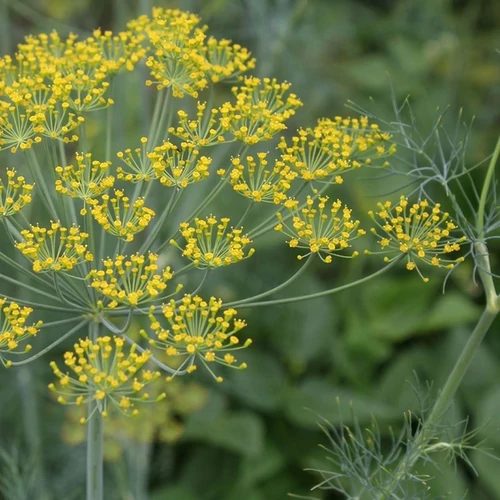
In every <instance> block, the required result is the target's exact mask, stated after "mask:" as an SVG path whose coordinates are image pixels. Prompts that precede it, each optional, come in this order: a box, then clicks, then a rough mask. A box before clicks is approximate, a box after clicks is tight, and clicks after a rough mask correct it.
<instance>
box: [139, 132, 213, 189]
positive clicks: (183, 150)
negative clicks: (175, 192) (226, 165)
mask: <svg viewBox="0 0 500 500" xmlns="http://www.w3.org/2000/svg"><path fill="white" fill-rule="evenodd" d="M199 153H200V152H199V150H198V149H196V145H195V144H193V143H190V142H183V143H182V144H181V146H176V145H175V144H172V143H171V142H170V141H165V142H164V143H163V144H162V145H161V146H158V147H156V148H155V149H154V150H153V151H152V152H151V153H148V155H147V156H148V158H149V159H150V160H151V162H152V167H153V170H154V171H155V175H156V178H157V179H158V180H159V181H160V183H161V184H163V185H164V186H167V187H173V186H176V187H178V188H185V187H187V186H188V185H189V184H194V183H196V182H200V181H202V180H204V179H206V178H207V177H208V175H209V172H208V167H209V166H210V164H211V163H212V159H211V158H208V157H207V156H201V157H199Z"/></svg>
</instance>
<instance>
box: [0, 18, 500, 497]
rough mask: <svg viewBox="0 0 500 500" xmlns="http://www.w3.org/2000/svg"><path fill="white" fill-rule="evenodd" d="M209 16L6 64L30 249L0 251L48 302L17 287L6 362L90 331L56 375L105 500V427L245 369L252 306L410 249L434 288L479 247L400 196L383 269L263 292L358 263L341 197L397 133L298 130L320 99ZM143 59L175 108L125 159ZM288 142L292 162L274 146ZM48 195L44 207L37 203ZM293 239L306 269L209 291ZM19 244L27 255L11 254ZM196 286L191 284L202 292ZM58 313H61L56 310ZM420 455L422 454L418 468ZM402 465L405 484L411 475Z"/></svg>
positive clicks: (384, 241)
mask: <svg viewBox="0 0 500 500" xmlns="http://www.w3.org/2000/svg"><path fill="white" fill-rule="evenodd" d="M200 23H201V20H200V18H199V17H198V16H197V15H194V14H191V13H186V12H181V11H177V10H167V9H161V8H155V9H153V12H152V14H151V15H142V16H140V17H138V18H137V19H134V20H131V21H130V22H129V23H128V24H127V27H126V29H125V30H124V31H122V32H119V33H112V32H110V31H102V30H100V29H96V30H95V31H94V33H93V34H92V35H91V36H89V37H87V38H82V39H80V38H78V37H77V36H76V35H69V36H68V37H67V38H62V37H61V36H59V35H58V34H57V33H56V32H51V33H42V34H39V35H36V36H28V37H27V38H26V39H25V41H24V43H22V44H20V45H19V46H18V50H17V52H16V53H15V54H14V55H13V56H9V55H5V56H4V57H3V58H2V59H1V60H0V72H1V75H2V78H1V84H0V96H1V98H0V148H1V150H3V151H5V156H7V158H9V155H10V158H12V157H13V158H14V159H15V161H16V164H17V165H19V167H18V169H19V172H17V171H16V170H15V169H11V168H9V167H2V176H1V184H0V218H1V220H2V225H3V231H4V241H6V242H7V243H9V244H10V247H11V248H10V249H7V245H2V249H1V252H0V259H1V260H2V261H3V262H4V263H5V264H6V265H7V266H10V268H11V271H12V272H11V273H10V274H5V275H4V274H2V275H1V276H0V279H1V280H2V281H3V282H4V283H11V284H15V285H17V286H19V287H20V288H21V289H24V290H26V291H27V292H29V294H30V296H29V298H24V297H16V296H13V295H3V296H2V298H0V313H1V322H0V324H1V330H0V361H1V363H2V365H3V366H4V367H6V368H10V367H12V368H14V367H17V366H21V365H25V364H27V363H30V362H32V361H34V360H36V359H39V358H40V357H42V356H46V355H47V353H49V352H50V351H51V350H52V349H53V348H54V347H56V346H57V345H59V344H60V343H62V342H65V341H66V340H68V339H70V338H72V339H73V341H74V347H73V349H72V350H68V351H67V352H66V353H65V354H64V356H63V359H61V360H53V359H49V362H50V366H51V368H52V370H53V373H54V381H53V382H52V383H51V384H50V385H49V389H50V390H51V391H52V392H53V393H54V394H55V396H56V399H57V401H58V402H59V403H61V404H63V405H71V406H74V407H75V408H79V407H80V408H83V407H86V409H87V410H86V416H83V417H80V422H81V423H82V424H84V425H86V429H87V498H88V499H89V500H100V499H102V498H103V467H102V461H103V454H104V450H103V442H104V430H103V427H104V422H105V420H106V419H109V420H110V422H112V421H113V420H112V419H113V418H114V417H115V416H116V415H117V414H127V415H130V416H137V415H140V414H141V406H144V405H145V404H147V403H149V404H150V405H161V404H162V402H164V401H165V400H168V394H167V392H168V391H166V390H164V389H163V387H164V385H163V384H164V383H166V382H170V383H175V382H172V381H173V380H174V379H176V378H177V377H180V376H184V375H188V374H190V373H192V372H194V371H196V370H197V369H204V370H207V372H208V373H209V374H210V375H211V376H213V378H214V380H215V381H216V382H219V383H220V382H223V380H224V377H223V374H224V371H225V370H227V369H231V368H232V369H238V370H241V369H245V368H246V364H245V363H241V362H239V361H238V359H237V356H238V351H239V350H241V349H246V348H248V347H249V346H250V345H251V339H248V338H245V335H244V328H245V326H246V323H245V321H244V320H243V319H240V318H239V317H238V312H237V310H238V309H242V308H248V307H258V306H269V305H273V304H280V303H287V302H298V301H304V300H308V299H313V298H315V297H319V296H324V295H328V294H333V293H337V292H340V291H342V290H344V289H346V288H349V287H353V286H358V285H360V284H362V283H364V282H366V281H367V280H370V279H373V278H376V277H377V276H378V275H380V274H382V273H385V272H387V271H388V270H389V269H391V268H393V267H394V266H395V265H397V264H398V263H400V262H402V261H406V268H407V269H408V270H410V271H413V270H416V271H417V272H419V273H420V274H421V276H422V277H423V278H424V280H425V275H424V274H425V271H423V270H422V269H421V267H420V266H422V267H423V266H425V265H430V266H434V267H443V268H446V269H452V268H453V267H454V266H455V265H456V264H458V263H459V262H461V261H462V259H463V257H457V256H456V252H457V251H458V250H460V248H461V246H462V245H463V244H464V243H468V242H471V241H472V239H471V230H470V228H468V229H469V230H468V231H462V232H461V234H456V233H457V232H459V231H457V230H458V229H463V228H462V227H461V226H460V219H461V218H460V217H458V219H459V220H458V222H457V221H455V222H454V221H453V220H452V217H450V216H449V215H448V214H447V213H446V212H443V211H442V209H441V207H440V205H439V204H436V203H434V202H433V201H432V200H430V199H424V198H423V197H419V199H418V200H415V201H409V200H407V199H406V198H405V197H403V198H401V199H400V201H399V204H397V205H392V204H391V202H384V203H383V204H381V205H380V206H379V211H378V212H374V213H372V214H371V215H372V217H373V219H374V221H375V222H376V224H375V225H376V227H375V228H374V229H373V230H372V232H374V233H375V234H376V235H377V238H378V241H379V243H380V252H379V253H382V254H384V256H385V259H384V260H385V265H383V266H382V267H381V268H380V269H379V270H378V271H376V272H374V273H373V274H371V275H369V276H366V277H364V278H362V279H360V280H358V281H355V282H352V283H347V284H345V285H342V286H339V287H336V288H331V289H328V290H325V291H323V292H318V293H315V294H310V295H305V296H299V297H289V298H285V299H272V300H262V299H264V298H266V297H268V296H270V295H272V294H275V293H277V292H279V291H281V290H283V289H285V288H286V287H287V286H288V285H290V284H291V283H292V282H294V281H295V280H296V279H298V278H299V277H300V275H301V274H302V273H303V272H305V271H306V270H307V269H308V267H309V266H310V264H311V263H312V262H313V261H314V260H316V261H317V260H320V261H322V262H323V263H325V264H331V263H334V262H336V261H337V260H338V259H340V258H352V257H356V256H357V255H358V252H357V251H353V250H352V246H353V245H352V242H353V240H354V239H356V238H360V237H364V236H365V234H366V233H367V231H366V230H365V229H363V228H361V227H360V222H359V221H358V220H357V219H356V218H355V217H354V214H353V213H352V210H351V209H350V208H349V207H347V206H346V205H345V204H344V203H343V202H342V200H339V199H333V200H331V199H330V198H329V197H328V196H327V194H326V191H327V190H328V189H330V188H331V187H332V186H333V187H334V186H335V185H339V184H342V183H343V182H344V178H345V176H346V175H347V174H348V173H349V172H350V171H352V170H356V169H360V168H374V167H385V168H386V167H388V165H389V163H388V158H389V157H391V156H392V155H393V154H394V153H395V151H396V144H395V142H394V141H393V139H392V136H393V135H394V134H393V133H392V132H390V131H383V130H382V129H381V127H380V126H379V125H377V124H376V123H374V121H373V120H372V119H371V118H370V117H368V116H366V114H364V115H363V116H360V117H359V118H356V117H352V118H351V117H334V118H324V119H320V120H318V122H317V124H316V125H314V126H313V127H308V128H301V129H299V130H298V131H297V132H296V133H294V134H293V135H291V136H290V137H284V136H283V137H281V135H283V132H284V130H285V129H286V128H287V125H286V122H287V121H288V120H289V119H290V118H291V117H292V116H293V115H294V114H295V111H296V109H298V108H299V107H300V106H301V105H302V102H301V101H300V99H299V98H298V97H297V96H296V95H295V94H294V93H293V92H291V85H290V84H289V83H288V82H279V81H277V80H276V79H273V78H257V77H254V76H251V75H250V72H251V71H252V70H253V69H254V67H255V60H254V59H253V58H252V56H251V54H250V53H249V52H248V50H246V49H245V48H244V47H241V46H240V45H238V44H233V43H231V42H229V41H228V40H217V39H215V38H213V37H211V36H208V35H207V33H206V32H207V28H206V27H205V26H203V25H201V24H200ZM141 66H145V68H144V67H143V68H142V69H140V67H141ZM142 70H145V71H146V72H148V73H149V77H148V79H147V80H146V81H145V82H144V83H145V85H146V86H148V87H150V91H151V93H152V94H154V96H155V102H156V104H155V106H154V110H153V113H152V116H151V126H150V129H149V132H148V134H147V135H146V136H143V137H137V139H136V141H135V143H134V144H130V147H128V148H126V149H124V150H123V151H116V149H115V148H114V145H113V130H112V109H113V106H116V105H119V106H124V105H125V104H126V103H125V102H117V103H115V96H114V95H113V82H114V79H115V78H116V75H117V74H118V73H120V72H121V73H126V72H138V73H139V74H142V73H140V71H142ZM143 72H144V71H143ZM227 83H230V84H231V85H232V86H231V87H230V88H231V94H232V97H231V99H230V100H228V101H226V102H223V103H222V104H221V105H216V104H214V102H215V101H214V99H213V88H214V86H215V85H220V84H226V85H227ZM205 98H206V100H202V99H205ZM199 99H200V100H199ZM189 101H194V103H195V104H194V107H195V108H196V109H195V112H194V114H192V112H191V111H190V109H192V108H193V106H192V105H191V104H192V103H189ZM95 117H98V118H95ZM95 119H97V120H100V121H102V122H104V124H105V127H104V128H105V130H104V133H102V134H99V135H98V136H92V134H91V125H92V120H95ZM273 140H274V141H275V142H274V144H273V142H270V141H273ZM273 145H274V146H276V152H277V154H276V155H275V156H273V155H271V154H270V153H268V150H269V149H270V147H272V146H273ZM499 148H500V147H499ZM497 149H498V148H497ZM496 154H497V156H498V151H497V152H496ZM101 155H102V156H101ZM495 160H496V158H495ZM4 162H5V163H8V162H9V160H8V159H5V160H4ZM494 164H495V162H494V161H492V163H491V165H492V166H490V169H489V171H488V172H489V174H488V176H489V177H488V179H489V180H488V181H487V182H486V183H485V187H484V189H483V194H482V195H481V197H480V200H479V211H478V219H477V228H476V229H477V232H476V237H475V239H474V241H473V242H472V243H473V248H474V255H475V257H476V259H477V262H478V271H479V273H480V275H481V277H482V279H483V281H484V282H485V286H486V285H487V284H488V287H489V288H488V287H487V291H488V307H487V309H486V312H485V314H484V315H483V318H482V320H481V323H480V324H479V326H478V328H477V329H476V331H475V333H474V334H473V337H471V342H472V344H471V345H470V346H468V347H467V348H466V351H464V352H465V354H464V355H463V356H462V358H461V359H460V360H459V362H458V364H457V366H456V367H455V370H454V372H453V374H452V376H451V379H450V380H451V382H449V383H448V384H447V385H446V386H445V388H444V389H443V392H442V394H441V397H440V400H439V401H438V403H437V404H436V407H435V409H434V411H433V412H432V414H431V415H430V416H429V422H430V424H434V423H436V422H437V421H438V420H439V417H440V416H441V414H442V412H443V410H444V408H445V407H446V406H447V404H448V402H449V400H450V398H451V397H452V396H453V393H454V391H455V389H456V386H457V385H458V383H459V381H460V378H461V377H462V376H463V372H464V370H465V368H466V365H467V362H468V359H469V358H470V356H471V354H472V351H473V348H474V347H475V345H477V344H478V343H479V342H480V340H481V339H482V336H484V333H485V332H486V330H487V326H488V324H489V323H491V321H492V319H493V317H494V316H495V315H496V313H497V310H498V307H499V304H498V303H499V300H498V298H497V296H496V292H495V291H494V288H491V287H492V275H491V274H490V271H489V262H488V257H487V252H486V251H485V249H486V246H485V245H486V242H485V234H486V227H485V225H484V215H485V209H486V203H487V200H488V193H489V188H490V186H491V185H492V183H491V179H492V176H493V173H492V172H493V168H494ZM209 178H215V179H217V180H216V182H215V186H214V187H213V189H212V190H211V191H210V192H209V193H208V194H207V195H206V197H205V199H204V200H203V201H202V202H201V203H200V204H199V205H198V206H197V207H196V208H195V210H193V212H192V213H191V214H189V216H187V217H186V218H185V220H184V221H183V222H182V223H181V224H180V227H179V228H178V229H176V230H175V231H174V232H173V234H171V235H167V236H166V235H165V229H166V228H167V227H168V225H169V222H170V220H171V219H172V214H173V213H174V211H175V210H176V208H177V207H178V204H179V200H180V199H181V198H183V197H185V196H186V195H185V193H186V191H189V189H190V187H191V186H192V185H193V184H197V183H200V182H207V179H209ZM231 189H232V191H233V192H234V196H242V197H244V198H246V200H247V208H246V210H245V212H244V213H243V215H242V216H241V217H239V218H238V219H234V218H231V217H229V216H228V215H231V216H233V215H234V214H212V213H211V212H210V211H209V207H210V204H211V202H212V201H213V200H214V199H216V197H218V196H220V195H221V193H222V192H223V190H226V191H231ZM157 192H161V195H160V196H155V193H157ZM164 200H166V202H165V201H164ZM30 205H32V206H36V207H37V208H38V210H37V211H27V207H29V206H30ZM257 205H261V206H267V207H268V215H266V216H265V217H263V219H262V220H261V221H260V222H259V223H258V224H256V225H254V227H250V228H248V227H247V226H246V222H247V221H248V217H247V216H248V214H249V213H250V211H252V210H255V207H256V206H257ZM261 213H262V212H261ZM26 214H27V215H26ZM275 231H276V232H278V233H283V234H284V235H285V237H286V238H287V240H286V242H287V244H288V246H289V247H290V248H292V249H297V250H298V252H297V258H298V260H299V261H301V265H300V267H299V269H298V270H297V271H296V273H295V274H294V275H293V276H291V277H290V278H289V279H288V280H287V281H285V282H284V283H282V284H280V285H278V286H276V287H274V288H272V289H270V290H265V291H263V292H262V293H260V294H258V295H256V296H254V297H247V298H242V299H240V300H236V301H233V302H224V301H222V300H221V299H220V298H218V297H214V296H212V295H210V293H208V294H207V293H206V291H205V289H204V288H205V283H206V278H207V275H208V274H209V273H213V272H216V270H217V268H220V267H223V266H233V265H237V264H238V262H240V261H242V260H244V259H247V258H251V257H252V255H253V254H254V252H255V249H254V247H253V245H254V244H256V242H257V241H258V240H259V238H260V237H261V236H262V235H264V234H266V233H268V232H275ZM167 246H168V247H170V248H176V249H177V251H178V252H179V253H180V254H181V255H182V257H184V258H185V259H186V265H185V266H184V267H182V268H180V269H174V268H173V267H172V266H170V265H167V262H166V257H165V249H166V247H167ZM11 251H15V252H17V255H18V256H20V257H22V258H24V261H22V263H20V261H19V260H18V259H17V258H12V257H11V256H10V255H9V253H10V252H11ZM372 253H375V252H372ZM188 273H189V274H191V275H192V274H194V275H195V276H197V278H195V279H194V281H195V282H197V286H196V287H194V289H192V290H191V289H186V286H184V285H185V282H186V278H187V276H188ZM20 276H22V277H23V279H20V278H19V277H20ZM192 282H193V279H192V278H191V277H190V278H189V280H188V283H189V286H190V287H191V283H192ZM31 297H37V298H36V299H32V298H31ZM46 313H50V314H51V315H53V314H58V315H60V316H61V318H60V319H57V320H52V321H46V320H45V318H44V314H46ZM134 318H142V319H143V322H144V324H145V325H147V326H146V327H145V328H144V329H142V330H141V335H142V337H141V338H132V337H131V336H130V335H129V330H130V329H131V326H132V322H133V320H134ZM61 326H64V327H65V328H66V333H65V334H64V335H62V336H61V337H59V338H58V339H56V340H55V341H53V342H52V343H50V342H49V341H47V344H46V347H44V348H42V349H41V350H39V351H38V352H35V353H32V352H30V351H31V346H30V339H31V338H32V337H34V336H36V335H40V337H44V336H45V335H47V336H48V335H49V334H50V333H49V332H50V331H51V328H55V327H58V328H59V327H61ZM472 339H473V340H472ZM464 356H465V358H464ZM217 365H219V366H217ZM165 377H166V378H165ZM428 428H429V427H428V426H425V425H424V426H423V427H422V429H421V431H420V432H419V433H418V434H417V436H415V442H416V443H418V444H419V446H418V447H417V449H418V450H420V449H421V448H422V449H424V448H425V446H427V444H428V443H429V441H430V436H428V434H427V433H426V432H427V431H426V429H428ZM419 453H420V451H419V452H418V453H416V454H415V456H413V455H412V457H411V459H410V460H408V461H407V462H406V463H408V464H409V466H408V469H409V468H411V465H412V464H413V462H415V460H416V459H417V458H418V456H420V455H419ZM401 467H403V466H401ZM401 467H399V466H398V468H397V469H396V472H395V473H394V476H393V479H394V481H395V482H397V481H398V480H399V477H400V476H403V475H405V474H406V471H407V469H406V468H404V467H403V468H401ZM387 491H389V490H387ZM380 498H385V497H383V496H381V497H380ZM387 498H389V497H387Z"/></svg>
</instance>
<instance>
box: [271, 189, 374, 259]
mask: <svg viewBox="0 0 500 500" xmlns="http://www.w3.org/2000/svg"><path fill="white" fill-rule="evenodd" d="M327 202H328V196H320V197H319V199H318V200H317V202H316V201H315V200H314V198H312V197H311V196H308V197H307V201H306V204H305V207H303V208H301V209H300V208H297V204H296V203H291V204H290V208H289V209H290V211H291V212H292V214H293V217H292V222H291V224H289V223H287V222H286V220H285V218H284V217H283V215H282V214H281V213H279V214H278V219H279V220H280V222H279V224H278V225H277V226H276V227H275V229H276V231H280V232H282V233H284V234H286V235H287V236H289V237H290V240H289V241H288V244H289V245H290V247H291V248H303V249H306V250H307V253H306V254H303V255H299V256H298V257H297V258H298V259H302V258H304V257H306V256H308V255H310V254H316V253H317V254H318V255H319V256H320V258H321V259H322V260H323V262H326V263H330V262H332V260H333V256H336V257H344V258H345V257H346V256H345V255H343V254H341V253H340V252H341V251H342V250H345V249H347V248H349V247H350V246H351V241H353V240H354V239H355V238H357V237H358V236H361V235H363V234H365V231H364V230H363V229H358V226H359V221H358V220H353V219H352V218H351V209H349V208H347V207H346V206H345V205H342V202H341V201H340V200H337V201H334V202H333V203H332V206H331V208H330V209H328V208H327ZM323 255H326V257H323ZM356 255H358V252H353V254H352V257H355V256H356Z"/></svg>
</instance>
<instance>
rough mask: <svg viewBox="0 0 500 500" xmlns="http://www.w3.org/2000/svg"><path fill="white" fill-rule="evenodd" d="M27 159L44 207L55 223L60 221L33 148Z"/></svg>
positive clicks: (29, 151)
mask: <svg viewBox="0 0 500 500" xmlns="http://www.w3.org/2000/svg"><path fill="white" fill-rule="evenodd" d="M27 158H28V165H29V168H30V171H31V175H32V176H33V178H34V179H35V181H36V183H37V184H38V190H37V192H38V193H40V196H41V198H42V201H43V203H44V205H45V206H46V208H47V210H48V212H49V214H50V216H51V217H52V219H53V220H54V221H58V220H59V219H60V217H59V215H58V214H57V210H56V207H55V205H54V202H53V200H52V198H51V196H50V193H51V190H49V188H48V187H47V183H46V182H45V177H44V175H43V172H42V169H41V168H40V164H39V163H38V159H37V157H36V154H35V152H34V151H33V148H31V149H29V150H28V152H27Z"/></svg>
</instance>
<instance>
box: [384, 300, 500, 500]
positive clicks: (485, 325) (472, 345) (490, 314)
mask: <svg viewBox="0 0 500 500" xmlns="http://www.w3.org/2000/svg"><path fill="white" fill-rule="evenodd" d="M499 310H500V309H499V308H498V307H496V308H491V307H489V306H487V307H486V308H485V310H484V312H483V314H482V315H481V317H480V318H479V321H478V323H477V325H476V327H475V328H474V331H473V332H472V334H471V336H470V337H469V340H468V341H467V344H466V345H465V347H464V348H463V350H462V353H461V354H460V357H459V358H458V360H457V362H456V363H455V366H454V367H453V369H452V371H451V373H450V374H449V376H448V379H447V380H446V383H445V385H444V387H443V389H442V391H441V392H440V394H439V397H438V399H437V400H436V402H435V404H434V406H433V408H432V411H431V413H430V414H429V416H428V418H427V420H426V421H425V423H424V424H423V426H422V427H421V429H420V430H419V432H418V433H417V435H416V436H415V438H414V440H413V442H412V443H411V447H412V449H413V450H414V451H413V453H412V454H411V455H410V456H409V457H408V458H406V459H403V460H402V461H401V462H400V463H399V465H398V466H397V467H396V470H395V471H394V473H393V474H392V479H391V481H390V483H389V484H388V485H387V486H386V487H385V488H384V492H383V493H382V494H380V495H379V496H378V497H377V499H378V500H389V499H391V498H394V496H393V493H394V490H395V488H396V487H397V485H398V483H399V482H400V481H401V479H403V478H404V477H405V476H407V475H408V474H409V473H410V471H411V468H412V467H413V466H414V465H415V463H416V462H417V460H418V459H419V458H420V457H421V456H422V454H423V452H424V449H425V448H426V446H427V444H428V443H429V441H431V440H432V439H434V438H435V437H436V434H435V433H436V426H437V424H438V423H439V420H440V419H441V417H442V416H443V414H444V413H445V412H446V410H447V409H448V408H449V406H450V404H451V401H452V399H453V396H454V395H455V393H456V391H457V389H458V387H459V386H460V383H461V382H462V379H463V377H464V375H465V374H466V372H467V369H468V368H469V366H470V364H471V361H472V359H473V357H474V354H475V353H476V351H477V349H478V347H479V346H480V345H481V342H482V341H483V339H484V337H485V335H486V333H487V332H488V330H489V328H490V326H491V324H492V323H493V321H494V319H495V318H496V316H497V314H498V312H499Z"/></svg>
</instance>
